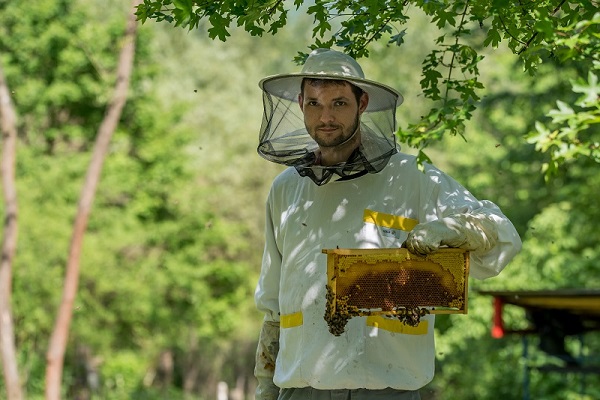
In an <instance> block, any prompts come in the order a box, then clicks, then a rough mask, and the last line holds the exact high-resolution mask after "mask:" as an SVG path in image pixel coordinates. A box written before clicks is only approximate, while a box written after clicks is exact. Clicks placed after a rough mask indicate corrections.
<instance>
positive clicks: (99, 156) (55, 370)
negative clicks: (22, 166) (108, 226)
mask: <svg viewBox="0 0 600 400" xmlns="http://www.w3.org/2000/svg"><path fill="white" fill-rule="evenodd" d="M140 3H141V0H133V1H132V11H131V14H130V15H129V18H128V20H127V28H126V31H125V35H124V41H123V48H122V49H121V54H120V56H119V64H118V67H117V81H116V84H115V89H114V93H113V98H112V100H111V102H110V103H109V105H108V108H107V111H106V115H105V116H104V119H103V120H102V123H101V125H100V128H99V129H98V134H97V136H96V143H95V144H94V150H93V153H92V159H91V161H90V165H89V167H88V171H87V175H86V177H85V182H84V185H83V188H82V190H81V194H80V199H79V206H78V209H77V215H76V216H75V222H74V224H73V234H72V236H71V245H70V249H69V258H68V260H67V267H66V272H65V282H64V288H63V296H62V300H61V304H60V306H59V309H58V316H57V320H56V323H55V325H54V331H53V332H52V337H51V338H50V345H49V348H48V352H47V354H46V361H47V366H46V400H59V399H60V397H61V396H60V394H61V380H62V370H63V362H64V356H65V349H66V347H67V339H68V334H69V326H70V323H71V318H72V316H73V304H74V302H75V296H76V294H77V285H78V282H79V261H80V256H81V248H82V244H83V235H84V233H85V229H86V227H87V222H88V217H89V213H90V209H91V207H92V203H93V200H94V196H95V193H96V187H97V186H98V182H99V180H100V173H101V171H102V164H103V163H104V159H105V158H106V154H107V152H108V148H109V144H110V140H111V138H112V135H113V133H114V131H115V129H116V127H117V124H118V122H119V120H120V118H121V112H122V110H123V107H124V105H125V101H126V99H127V89H128V87H129V79H130V76H131V71H132V69H133V58H134V53H135V36H136V30H137V22H136V17H135V15H134V12H135V7H136V6H137V5H138V4H140Z"/></svg>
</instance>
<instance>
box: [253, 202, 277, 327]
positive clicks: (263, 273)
mask: <svg viewBox="0 0 600 400" xmlns="http://www.w3.org/2000/svg"><path fill="white" fill-rule="evenodd" d="M272 209H273V207H272V195H269V198H268V200H267V205H266V217H265V248H264V252H263V258H262V265H261V270H260V275H259V278H258V283H257V285H256V291H255V293H254V300H255V303H256V307H257V308H258V310H259V311H262V312H264V313H265V320H266V321H274V322H279V280H280V277H281V259H282V258H281V253H280V252H279V248H278V247H277V243H276V239H275V228H274V225H273V216H272Z"/></svg>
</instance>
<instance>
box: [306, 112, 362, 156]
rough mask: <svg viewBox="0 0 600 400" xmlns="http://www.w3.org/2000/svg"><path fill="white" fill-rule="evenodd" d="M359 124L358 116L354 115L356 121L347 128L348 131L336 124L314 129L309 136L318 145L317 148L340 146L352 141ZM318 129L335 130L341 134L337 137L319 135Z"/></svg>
mask: <svg viewBox="0 0 600 400" xmlns="http://www.w3.org/2000/svg"><path fill="white" fill-rule="evenodd" d="M359 124H360V115H359V114H358V113H357V114H356V119H355V120H354V123H353V124H352V125H351V126H350V127H349V129H344V128H343V127H342V126H341V125H336V124H323V125H319V126H317V127H315V128H314V130H313V132H311V136H312V137H313V138H314V140H315V142H317V144H318V145H319V147H322V148H323V147H325V148H332V147H338V146H342V145H344V144H345V143H347V142H349V141H350V140H352V138H353V137H354V136H355V135H356V133H357V132H358V126H359ZM319 129H337V130H341V134H339V135H337V136H331V135H320V134H319Z"/></svg>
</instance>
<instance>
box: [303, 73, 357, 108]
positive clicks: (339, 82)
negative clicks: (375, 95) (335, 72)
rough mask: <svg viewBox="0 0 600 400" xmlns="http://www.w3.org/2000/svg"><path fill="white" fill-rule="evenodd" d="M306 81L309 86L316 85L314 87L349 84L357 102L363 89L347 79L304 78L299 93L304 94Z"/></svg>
mask: <svg viewBox="0 0 600 400" xmlns="http://www.w3.org/2000/svg"><path fill="white" fill-rule="evenodd" d="M307 83H308V84H309V85H311V86H316V87H318V86H327V85H338V86H345V85H350V89H351V90H352V93H354V97H356V103H357V104H359V103H360V98H361V96H362V95H363V93H364V90H362V89H361V88H359V87H358V86H356V85H354V84H352V83H350V82H349V81H346V80H343V79H321V78H304V79H302V84H301V86H300V93H302V95H304V86H305V85H306V84H307Z"/></svg>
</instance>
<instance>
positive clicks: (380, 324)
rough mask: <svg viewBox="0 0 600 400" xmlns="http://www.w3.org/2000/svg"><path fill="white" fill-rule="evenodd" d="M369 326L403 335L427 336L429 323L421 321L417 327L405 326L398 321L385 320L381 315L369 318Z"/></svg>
mask: <svg viewBox="0 0 600 400" xmlns="http://www.w3.org/2000/svg"><path fill="white" fill-rule="evenodd" d="M367 326H373V327H375V328H380V329H385V330H386V331H390V332H395V333H403V334H405V335H425V334H426V333H427V329H428V327H429V323H428V321H421V322H419V325H417V326H410V325H406V324H403V323H402V322H400V321H399V320H397V319H392V318H383V317H381V316H379V315H371V316H369V317H367Z"/></svg>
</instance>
